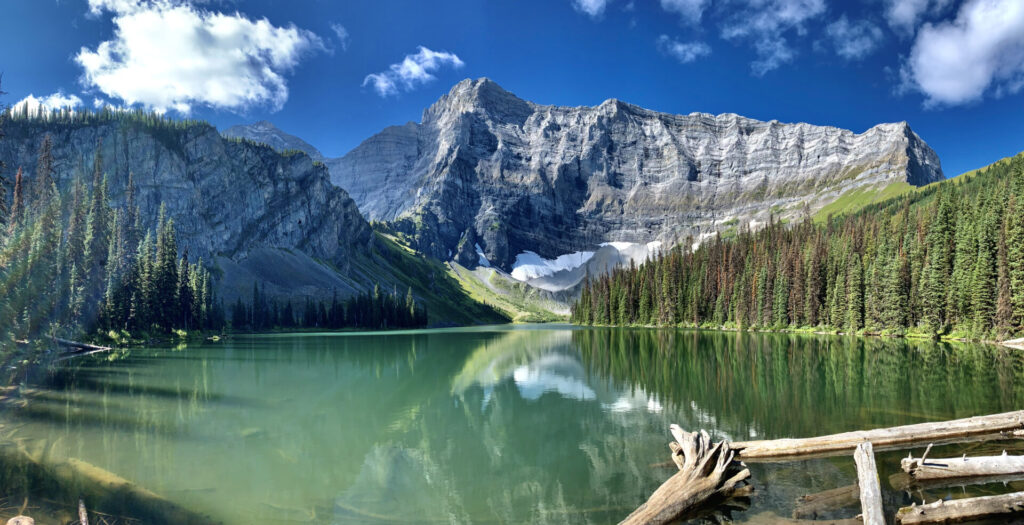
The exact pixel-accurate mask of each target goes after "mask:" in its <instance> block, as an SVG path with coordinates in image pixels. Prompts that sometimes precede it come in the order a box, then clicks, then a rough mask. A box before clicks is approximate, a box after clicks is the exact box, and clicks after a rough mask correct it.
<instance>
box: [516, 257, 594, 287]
mask: <svg viewBox="0 0 1024 525" xmlns="http://www.w3.org/2000/svg"><path fill="white" fill-rule="evenodd" d="M593 256H594V252H573V253H567V254H565V255H559V256H558V257H556V258H554V259H545V258H543V257H541V256H540V255H537V254H536V253H535V252H531V251H525V252H523V253H520V254H519V255H516V262H515V263H513V264H512V278H513V279H515V280H517V281H529V280H531V279H536V278H538V277H545V276H548V275H551V274H554V273H558V272H560V271H562V270H572V269H574V268H579V267H580V266H583V265H584V264H586V262H587V261H589V260H590V258H591V257H593Z"/></svg>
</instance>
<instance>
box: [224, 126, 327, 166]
mask: <svg viewBox="0 0 1024 525" xmlns="http://www.w3.org/2000/svg"><path fill="white" fill-rule="evenodd" d="M221 135H224V136H225V137H229V138H238V139H247V140H251V141H253V142H261V143H263V144H266V145H268V146H270V147H272V148H274V149H276V150H278V151H291V150H298V151H301V152H303V153H305V154H306V155H309V158H311V159H313V160H317V161H323V160H324V156H323V155H322V154H320V150H318V149H316V148H315V147H314V146H313V145H312V144H310V143H308V142H306V141H304V140H302V139H300V138H299V137H296V136H295V135H291V134H289V133H285V132H284V131H281V130H280V129H279V128H278V127H277V126H275V125H273V124H271V123H270V122H267V121H266V120H261V121H259V122H254V123H252V124H245V125H241V124H240V125H237V126H231V127H230V128H228V129H226V130H224V131H222V132H221Z"/></svg>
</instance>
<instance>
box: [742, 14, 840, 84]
mask: <svg viewBox="0 0 1024 525" xmlns="http://www.w3.org/2000/svg"><path fill="white" fill-rule="evenodd" d="M741 3H742V4H745V5H743V7H742V8H741V9H740V10H739V11H738V12H736V13H734V14H733V16H732V17H731V18H730V20H729V21H728V22H727V23H726V24H725V25H724V26H723V28H722V38H725V39H727V40H734V41H746V42H750V43H751V44H752V45H753V46H754V51H755V52H756V53H757V56H758V59H757V60H755V61H754V62H752V63H751V64H750V67H751V70H753V72H754V74H756V75H758V76H760V75H764V74H765V73H767V72H769V71H772V70H773V69H776V68H778V67H779V66H781V65H783V64H786V63H788V62H791V61H792V60H793V58H794V57H795V56H796V51H794V50H793V48H792V47H791V46H790V45H789V41H788V40H787V38H786V34H787V33H790V32H795V33H796V34H797V35H803V34H805V33H806V32H807V29H806V27H805V24H806V23H807V22H808V21H810V20H812V19H814V18H817V17H819V16H821V15H822V14H823V13H824V12H825V0H742V1H741Z"/></svg>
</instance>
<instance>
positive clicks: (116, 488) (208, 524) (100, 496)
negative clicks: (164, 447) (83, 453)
mask: <svg viewBox="0 0 1024 525" xmlns="http://www.w3.org/2000/svg"><path fill="white" fill-rule="evenodd" d="M44 457H45V455H44V454H41V453H40V454H32V453H31V452H29V451H28V450H27V449H26V448H25V447H22V446H15V444H13V443H0V484H3V485H5V486H14V487H17V486H20V487H25V488H28V487H40V488H41V489H42V490H44V491H45V493H46V494H48V496H49V497H50V498H51V499H53V500H55V501H58V502H60V503H62V504H66V505H68V507H70V508H74V507H75V506H76V503H77V502H78V501H79V498H83V497H84V498H85V499H87V500H89V502H90V506H91V507H92V508H93V510H94V511H96V510H102V511H105V512H111V513H116V512H118V511H121V510H128V511H130V512H131V513H132V514H133V516H132V517H133V518H136V519H138V520H140V521H141V522H143V523H147V524H153V525H159V524H174V525H179V524H181V525H213V524H215V523H217V522H216V521H214V520H213V519H211V518H209V517H208V516H204V515H201V514H198V513H196V512H192V511H190V510H188V509H186V508H184V507H182V506H180V505H178V504H176V503H174V502H171V501H169V500H167V499H165V498H163V497H161V496H159V495H157V494H154V493H153V492H151V491H149V490H146V489H145V488H142V487H140V486H138V485H136V484H134V483H132V482H131V481H129V480H127V479H125V478H122V477H120V476H118V475H117V474H114V473H113V472H110V471H108V470H105V469H103V468H100V467H97V466H96V465H92V464H90V463H87V462H85V461H82V460H79V459H75V458H71V459H67V460H64V461H57V462H49V461H45V459H44Z"/></svg>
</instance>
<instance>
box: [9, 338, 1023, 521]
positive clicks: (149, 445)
mask: <svg viewBox="0 0 1024 525" xmlns="http://www.w3.org/2000/svg"><path fill="white" fill-rule="evenodd" d="M25 386H27V387H31V389H26V390H25V391H26V392H28V393H26V394H24V395H25V397H26V401H27V404H26V405H25V406H24V407H23V408H18V409H8V410H6V411H5V412H4V413H3V418H4V421H3V425H4V428H5V429H8V439H15V440H18V442H20V443H22V444H24V445H25V446H27V447H29V448H33V449H36V450H40V449H41V450H45V451H46V457H47V459H48V460H50V461H60V460H62V459H67V458H77V459H79V460H82V461H85V462H88V463H90V464H92V465H95V466H98V467H101V468H103V469H106V470H109V471H111V472H113V473H115V474H117V475H119V476H122V477H124V478H127V479H129V480H131V481H133V482H135V483H137V484H139V485H141V486H143V487H145V488H147V489H149V490H151V491H153V492H155V493H157V494H159V495H161V496H164V497H166V498H168V499H170V500H172V501H174V502H176V503H179V504H181V505H183V506H185V507H187V508H189V509H192V510H195V511H198V512H201V513H204V514H208V515H210V516H211V517H213V518H215V519H216V520H218V521H222V522H224V523H225V524H230V525H235V524H249V523H614V522H617V521H618V520H619V519H621V518H622V517H624V516H625V515H626V514H628V513H629V512H630V511H631V510H632V509H633V508H634V507H636V506H637V505H639V504H640V503H642V502H643V501H644V500H645V499H646V497H647V496H648V495H649V494H650V493H651V491H653V490H654V489H655V488H656V487H657V486H658V485H659V484H660V483H661V482H662V481H664V480H665V479H667V478H668V477H669V476H670V475H671V474H672V470H669V469H666V468H664V467H662V466H659V465H658V464H659V463H663V462H665V461H666V460H667V459H668V457H669V456H668V448H667V443H668V441H669V440H670V436H669V434H668V430H667V428H668V425H669V424H671V423H677V424H679V425H681V426H682V427H683V428H686V429H698V428H704V429H707V430H708V431H709V432H711V433H712V434H713V435H714V436H715V437H716V438H728V439H731V440H737V441H738V440H747V439H768V438H775V437H800V436H814V435H820V434H827V433H834V432H841V431H847V430H855V429H867V428H874V427H882V426H891V425H900V424H909V423H918V422H925V421H936V420H944V419H951V418H960V417H967V416H973V415H981V414H988V413H994V412H1003V411H1009V410H1015V409H1020V408H1022V407H1024V353H1021V352H1018V351H1013V350H1009V349H1004V348H999V347H994V346H985V345H949V344H940V343H933V342H912V341H904V340H890V339H878V338H876V339H869V338H849V337H833V336H816V335H787V334H762V333H740V334H736V333H727V332H698V331H686V330H648V329H580V328H573V327H568V326H552V325H538V326H496V327H478V328H466V329H445V330H423V331H409V332H388V333H349V334H299V335H266V336H239V337H234V338H231V339H229V340H226V341H223V342H218V343H209V344H201V345H189V346H187V347H184V348H150V349H132V350H131V351H130V352H129V353H128V354H127V356H125V357H123V358H121V359H117V360H109V359H108V358H107V357H105V356H103V357H100V356H96V357H89V358H85V359H82V360H80V361H78V362H76V363H75V364H74V365H72V366H71V367H69V368H68V369H65V370H61V371H59V372H57V373H54V374H52V375H50V376H48V377H46V378H43V379H39V380H36V381H32V382H31V384H28V385H25ZM1009 445H1012V444H1009ZM1003 446H1006V445H1005V444H985V445H981V446H978V445H959V446H950V447H944V448H942V449H937V450H935V451H933V452H932V456H933V457H934V456H936V455H937V454H942V453H950V454H953V453H957V454H958V453H959V452H961V451H964V450H967V449H970V450H971V451H974V452H985V451H993V450H997V449H998V450H1001V447H1003ZM916 453H917V454H920V450H918V451H917V452H916ZM972 453H973V452H972ZM900 455H901V454H900V453H887V454H880V455H879V463H880V469H881V478H882V484H883V488H884V489H885V490H884V492H885V499H886V504H887V506H888V507H889V508H890V509H892V510H895V508H896V507H898V506H900V505H903V504H909V503H910V502H911V501H920V497H921V496H922V495H923V496H925V497H927V498H928V500H929V501H931V500H934V499H936V498H939V497H963V496H966V495H977V494H990V493H998V492H1003V491H1008V490H1013V489H1015V490H1024V486H1022V485H1021V484H1020V482H1011V483H1010V484H1009V485H1007V486H1004V485H1003V484H993V485H982V486H975V487H966V488H964V487H957V488H955V489H933V490H931V491H925V492H923V493H919V492H917V491H915V492H914V493H913V494H910V493H907V492H897V491H894V490H891V489H889V486H888V485H889V484H888V475H889V474H891V473H893V472H895V471H896V470H897V469H898V461H899V457H900ZM902 455H904V456H905V455H906V452H903V453H902ZM751 469H752V473H753V478H752V480H753V484H754V486H755V490H756V492H755V495H754V496H753V498H752V500H751V501H750V508H749V510H746V511H742V512H733V513H732V518H733V519H734V520H736V521H739V522H744V521H759V522H764V521H765V520H766V518H767V517H768V516H770V515H772V514H778V515H781V516H786V517H788V516H790V515H791V513H792V510H793V505H794V501H795V499H796V498H797V497H798V496H800V495H803V494H806V493H809V492H817V491H821V490H826V489H830V488H835V487H840V486H843V485H849V484H851V483H853V482H854V480H855V477H856V476H855V473H854V466H853V461H852V459H851V458H845V457H839V458H830V459H815V460H809V461H799V462H790V463H777V464H755V465H751ZM0 488H3V489H5V493H12V492H18V491H19V490H21V491H27V492H29V493H30V494H31V495H32V496H33V497H39V498H42V497H45V495H43V494H38V493H37V492H38V491H37V488H36V487H0ZM115 510H119V511H124V512H130V509H115ZM766 513H767V514H766ZM858 513H859V510H858V509H857V508H856V506H854V507H849V508H846V509H843V510H840V511H838V512H836V513H835V514H834V517H852V516H854V515H856V514H858Z"/></svg>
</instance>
